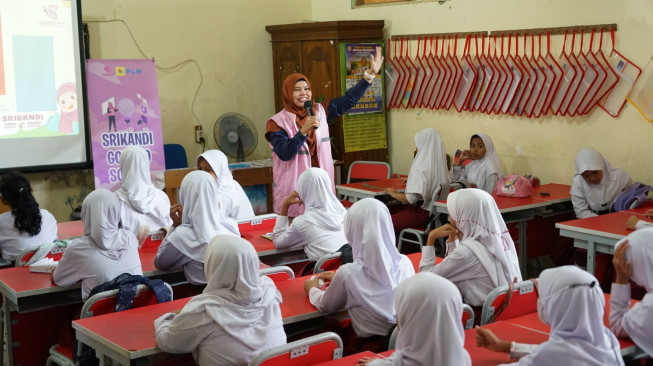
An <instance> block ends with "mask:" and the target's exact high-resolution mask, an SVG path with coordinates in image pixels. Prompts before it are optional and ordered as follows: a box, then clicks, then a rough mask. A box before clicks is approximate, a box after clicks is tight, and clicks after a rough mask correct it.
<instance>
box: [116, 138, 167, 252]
mask: <svg viewBox="0 0 653 366" xmlns="http://www.w3.org/2000/svg"><path fill="white" fill-rule="evenodd" d="M120 174H121V177H122V186H121V187H120V188H119V189H118V190H117V191H116V195H117V196H118V199H120V200H121V201H122V203H123V204H122V209H121V210H120V217H121V218H122V223H123V226H124V227H125V229H128V230H131V231H133V232H134V234H136V236H137V237H138V239H139V242H141V243H142V242H143V241H144V240H145V239H146V238H147V235H148V234H149V233H150V231H155V230H159V229H162V228H165V227H167V226H170V225H172V220H171V219H170V199H169V198H168V196H167V195H166V194H165V193H163V191H162V190H160V189H157V188H156V187H154V185H152V179H151V177H150V158H149V156H148V153H147V151H145V149H143V148H142V147H140V146H136V145H132V146H128V147H127V148H125V149H124V150H123V151H122V153H121V154H120ZM139 234H140V235H139Z"/></svg>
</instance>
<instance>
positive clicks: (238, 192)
mask: <svg viewBox="0 0 653 366" xmlns="http://www.w3.org/2000/svg"><path fill="white" fill-rule="evenodd" d="M195 165H196V167H197V169H198V170H203V171H205V172H208V173H210V174H211V175H212V176H213V179H215V181H216V182H217V183H218V192H217V194H216V198H215V199H217V200H218V202H219V203H220V208H221V209H222V210H223V212H224V213H225V216H227V217H230V218H232V219H234V220H239V219H245V218H248V217H252V216H254V215H255V214H254V209H253V208H252V204H251V202H249V198H247V195H246V194H245V191H243V187H241V186H240V184H238V182H236V181H235V180H234V177H233V175H232V174H231V171H230V170H229V161H228V160H227V156H226V155H225V154H224V153H223V152H222V151H220V150H209V151H206V152H204V153H203V154H202V155H200V156H198V157H197V162H196V163H195Z"/></svg>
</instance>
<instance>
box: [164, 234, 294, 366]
mask: <svg viewBox="0 0 653 366" xmlns="http://www.w3.org/2000/svg"><path fill="white" fill-rule="evenodd" d="M204 272H205V275H206V278H208V283H207V285H206V288H205V289H204V291H203V293H202V294H201V295H197V296H195V297H193V298H192V299H191V300H190V301H189V302H188V303H187V304H186V306H184V308H183V309H182V310H181V312H180V313H179V314H178V315H176V314H175V313H168V314H164V315H163V316H161V317H160V318H158V319H156V320H155V321H154V327H155V331H156V343H157V345H158V346H159V348H161V350H162V351H164V352H170V353H188V352H192V353H193V357H194V358H195V361H196V362H197V364H198V365H247V364H248V363H249V362H250V361H251V360H252V359H253V358H254V357H255V356H256V355H258V354H259V353H260V352H262V351H264V350H266V349H268V348H272V347H276V346H280V345H283V344H286V333H285V332H284V330H283V322H282V318H281V309H280V308H279V304H280V303H281V301H282V300H281V294H280V293H279V291H278V290H277V288H276V287H275V285H274V283H273V282H272V280H271V279H269V278H268V277H266V276H259V260H258V255H257V254H256V251H255V250H254V247H252V245H251V244H250V243H249V242H248V241H247V240H245V239H242V238H239V237H236V236H232V235H218V236H216V237H214V238H213V239H211V243H210V244H209V245H208V248H207V249H206V256H205V258H204Z"/></svg>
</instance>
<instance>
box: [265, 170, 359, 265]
mask: <svg viewBox="0 0 653 366" xmlns="http://www.w3.org/2000/svg"><path fill="white" fill-rule="evenodd" d="M297 193H298V194H299V198H300V199H301V200H302V202H303V203H304V207H305V208H306V209H305V211H304V213H303V214H302V215H300V216H298V217H296V218H295V219H294V220H293V222H292V224H290V225H288V216H278V217H277V221H276V224H275V226H274V231H273V232H272V241H273V243H274V246H275V247H277V248H296V247H301V246H304V252H305V253H306V256H307V257H308V258H309V259H310V260H313V261H316V260H318V259H320V257H322V256H324V255H327V254H330V253H333V252H335V251H337V250H338V249H340V248H341V247H342V246H343V245H345V244H347V238H345V231H344V230H343V227H342V226H343V222H344V220H345V213H346V212H347V210H345V208H344V207H342V204H341V203H340V201H339V200H338V198H336V196H335V195H334V194H333V191H332V190H331V179H330V178H329V175H328V174H327V173H326V172H325V171H324V170H323V169H320V168H310V169H308V170H306V171H304V172H303V173H302V174H301V175H300V176H299V180H298V182H297Z"/></svg>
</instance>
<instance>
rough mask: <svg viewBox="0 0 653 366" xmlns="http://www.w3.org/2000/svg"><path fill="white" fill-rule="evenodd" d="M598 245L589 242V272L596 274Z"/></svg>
mask: <svg viewBox="0 0 653 366" xmlns="http://www.w3.org/2000/svg"><path fill="white" fill-rule="evenodd" d="M595 260H596V243H594V242H593V241H591V240H590V241H588V242H587V272H589V273H591V274H594V267H595V266H596V263H595Z"/></svg>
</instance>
